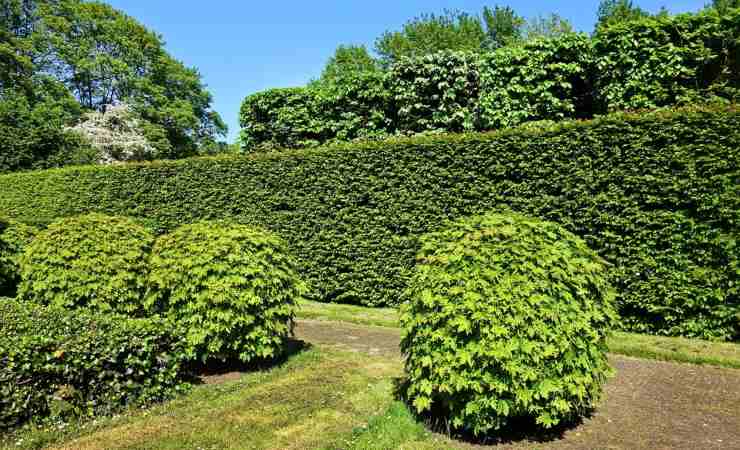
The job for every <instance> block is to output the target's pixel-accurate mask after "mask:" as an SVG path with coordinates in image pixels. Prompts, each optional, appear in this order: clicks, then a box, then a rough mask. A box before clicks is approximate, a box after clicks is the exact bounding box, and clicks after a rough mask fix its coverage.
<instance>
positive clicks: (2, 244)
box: [0, 218, 38, 297]
mask: <svg viewBox="0 0 740 450" xmlns="http://www.w3.org/2000/svg"><path fill="white" fill-rule="evenodd" d="M36 233H38V230H37V229H36V228H34V227H32V226H29V225H26V224H23V223H20V222H15V221H12V220H5V219H2V218H0V296H7V297H15V293H16V288H17V286H18V282H19V281H20V269H19V267H18V259H19V258H20V256H21V255H22V254H23V250H24V249H25V247H26V246H27V245H28V244H29V243H30V242H31V241H32V240H33V238H34V236H36Z"/></svg>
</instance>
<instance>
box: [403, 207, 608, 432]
mask: <svg viewBox="0 0 740 450" xmlns="http://www.w3.org/2000/svg"><path fill="white" fill-rule="evenodd" d="M421 245H422V247H421V251H420V253H419V255H418V265H417V268H416V270H415V272H414V274H413V276H412V279H411V281H410V285H409V288H408V290H407V292H406V298H407V302H406V303H404V305H402V311H401V323H402V325H403V328H404V336H403V341H402V344H401V347H402V350H403V352H404V354H405V355H406V357H407V358H406V377H407V380H406V384H405V395H406V397H407V400H408V401H410V402H411V404H412V405H413V406H414V407H415V408H416V410H417V412H419V413H421V414H432V415H435V416H440V417H443V418H445V419H448V420H449V424H450V425H451V427H452V428H453V429H455V430H457V431H460V432H464V433H471V434H473V435H478V436H480V435H484V434H487V433H489V432H491V431H493V430H497V429H500V428H502V427H505V426H507V425H509V424H511V420H512V419H517V420H531V419H534V420H535V421H536V423H537V424H538V425H539V426H541V427H543V428H549V427H552V426H555V425H558V424H560V423H563V422H566V421H568V420H570V419H573V418H575V417H576V416H577V415H579V414H582V413H583V412H585V411H587V410H588V409H590V408H591V407H592V406H593V405H594V403H595V401H596V400H598V398H599V396H600V393H601V387H602V385H603V383H604V382H605V380H606V378H607V376H608V375H609V373H610V368H609V366H608V362H607V358H606V337H607V335H608V330H609V329H610V328H611V327H612V326H613V324H614V323H615V321H616V313H615V311H614V307H613V305H612V303H613V298H614V293H613V292H612V289H611V288H610V286H609V284H608V282H607V281H606V280H607V278H606V268H605V264H604V263H603V262H602V261H601V260H600V259H599V257H598V256H597V255H596V254H595V253H594V252H593V251H591V250H590V249H589V248H588V247H587V246H586V245H585V243H584V242H583V241H582V240H580V239H579V238H577V237H576V236H575V235H573V234H571V233H569V232H567V231H566V230H564V229H563V228H561V227H560V226H559V225H556V224H554V223H549V222H542V221H539V220H536V219H529V218H525V217H523V216H519V215H499V214H490V215H485V216H478V217H472V218H467V219H463V220H460V221H458V222H455V223H454V224H452V225H451V226H450V228H449V229H447V230H445V231H440V232H435V233H430V234H427V235H425V236H423V237H422V238H421Z"/></svg>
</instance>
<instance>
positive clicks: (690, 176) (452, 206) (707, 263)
mask: <svg viewBox="0 0 740 450" xmlns="http://www.w3.org/2000/svg"><path fill="white" fill-rule="evenodd" d="M739 130H740V113H738V111H737V110H736V109H733V108H726V109H725V108H722V109H706V108H703V109H681V110H677V111H674V112H670V111H664V112H654V113H649V114H614V115H610V116H607V117H604V118H600V119H598V120H594V121H589V122H575V123H567V124H560V125H554V124H549V125H547V126H545V124H542V123H540V124H538V126H537V127H528V128H523V129H517V130H511V131H506V132H499V133H489V134H468V135H463V136H460V135H457V136H452V135H449V136H427V137H417V138H413V139H395V140H390V141H387V142H376V143H362V144H352V145H345V146H337V147H334V148H325V149H316V150H293V151H291V152H289V153H282V154H280V153H269V154H259V155H252V156H249V157H221V158H203V159H190V160H187V161H182V162H170V163H166V162H154V163H150V164H140V165H122V166H114V167H84V168H69V169H62V170H53V171H47V172H35V173H28V174H13V175H5V176H0V192H2V193H3V195H1V196H0V214H2V215H6V216H8V217H12V218H14V219H16V220H22V221H24V222H34V223H49V222H52V221H54V220H55V219H56V218H58V217H67V216H73V215H76V214H80V213H83V212H90V211H98V212H105V213H110V214H120V215H128V216H133V217H137V218H140V219H141V220H143V221H145V222H146V223H147V224H149V225H150V226H151V227H152V228H155V229H157V230H159V231H161V232H166V231H167V230H173V229H175V228H177V227H178V226H180V225H183V224H187V223H192V222H197V221H199V220H204V219H236V220H238V221H240V222H243V223H249V224H254V225H257V226H260V227H262V228H264V229H268V230H270V231H272V232H275V233H276V234H278V235H280V236H281V237H282V238H283V239H284V240H285V242H286V244H287V246H288V248H289V249H290V251H291V253H292V254H293V255H295V257H296V260H297V263H298V266H299V269H300V273H301V275H302V276H303V277H304V278H305V279H306V280H307V281H309V284H310V286H311V296H312V297H313V298H315V299H318V300H323V301H332V302H345V303H358V304H365V305H392V304H397V303H398V302H399V301H400V300H401V298H402V296H401V294H402V292H403V291H404V289H405V287H406V284H407V279H408V276H409V272H410V270H411V268H412V267H413V263H414V257H415V255H416V252H417V250H418V240H417V239H418V236H419V235H422V234H424V233H427V232H429V231H432V230H435V229H438V228H439V226H440V225H441V224H442V223H444V222H445V221H446V220H447V219H455V218H458V217H462V216H466V215H472V214H481V213H484V212H486V211H490V210H496V209H498V210H503V209H512V210H515V211H518V212H521V213H524V214H526V215H529V216H532V217H539V218H542V219H545V220H549V221H554V222H557V223H559V224H561V225H562V226H564V227H565V228H566V229H568V230H569V231H571V232H573V233H574V234H576V235H578V236H580V237H581V238H583V239H584V240H585V241H586V242H587V243H588V245H589V246H590V247H591V248H593V249H594V250H595V251H597V252H598V253H599V254H600V255H601V256H602V257H603V258H604V259H606V260H607V261H609V263H610V264H611V265H610V266H609V269H608V270H609V277H610V280H611V282H612V284H613V285H614V286H615V287H616V288H617V290H618V300H617V303H618V305H619V310H620V313H621V316H622V318H623V324H624V326H625V327H626V328H628V329H632V330H637V331H640V332H646V333H659V334H666V335H685V336H694V337H703V338H710V339H722V340H733V339H738V337H740V325H739V323H738V320H737V316H736V315H737V314H738V311H740V297H739V294H740V291H739V289H740V274H739V273H738V268H739V267H740V265H739V263H740V259H739V258H740V252H738V251H737V242H738V240H740V229H739V228H738V227H739V225H738V224H740V187H739V186H740V155H739V154H738V151H739V150H738V149H740V132H739Z"/></svg>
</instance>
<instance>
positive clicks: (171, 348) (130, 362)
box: [0, 298, 189, 430]
mask: <svg viewBox="0 0 740 450" xmlns="http://www.w3.org/2000/svg"><path fill="white" fill-rule="evenodd" d="M174 326H175V325H173V324H172V323H171V322H167V321H165V320H161V319H151V320H149V319H130V318H128V317H125V316H118V315H107V314H100V313H99V312H92V311H84V310H78V311H67V310H64V309H58V308H47V307H44V306H39V305H34V304H32V303H28V302H19V301H15V300H11V299H7V298H0V430H2V429H4V428H13V427H15V426H17V425H20V424H23V423H25V422H27V421H29V420H34V421H37V422H38V421H43V420H44V419H45V418H47V417H50V418H52V419H69V418H72V417H96V416H98V415H101V414H107V413H110V412H113V411H117V410H120V409H122V408H125V407H128V406H132V405H141V404H147V403H151V402H155V401H159V400H164V399H167V398H170V397H172V396H174V395H175V394H177V393H179V392H183V391H185V390H187V389H188V388H189V385H188V383H186V382H184V381H183V376H184V375H185V374H186V370H185V364H186V352H185V348H184V347H185V346H184V343H183V342H182V341H181V339H180V337H179V335H180V332H179V331H177V330H176V329H174V330H175V331H173V327H174Z"/></svg>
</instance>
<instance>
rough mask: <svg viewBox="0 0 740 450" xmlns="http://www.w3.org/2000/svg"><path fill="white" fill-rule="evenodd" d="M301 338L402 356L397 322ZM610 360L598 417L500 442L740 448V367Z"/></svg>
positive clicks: (309, 324) (302, 326)
mask: <svg viewBox="0 0 740 450" xmlns="http://www.w3.org/2000/svg"><path fill="white" fill-rule="evenodd" d="M296 337H297V338H298V339H301V340H304V341H306V342H309V343H311V344H313V345H318V346H331V347H334V348H340V349H344V350H350V351H357V352H363V353H368V354H374V355H387V356H389V357H397V358H400V354H399V350H398V343H399V340H400V333H399V331H398V330H396V329H392V328H382V327H368V326H360V325H353V324H347V323H340V322H327V321H314V320H300V321H298V324H297V327H296ZM610 360H611V363H612V365H613V367H614V368H615V369H616V372H617V374H616V376H615V377H614V378H613V379H612V380H611V381H610V382H609V383H608V384H607V386H606V399H605V401H603V402H602V404H601V406H600V407H599V408H598V409H597V410H596V411H595V413H594V414H593V415H592V416H591V417H590V418H587V419H585V420H584V421H583V422H582V423H581V424H579V425H576V426H573V427H571V428H569V429H566V430H559V431H558V432H557V433H554V434H552V435H549V436H526V433H524V435H517V436H513V437H511V438H508V439H507V440H506V441H505V442H503V443H500V444H499V445H498V446H497V448H533V447H535V448H554V449H584V450H585V449H589V450H590V449H651V450H652V449H687V450H689V449H690V450H703V449H738V450H740V370H737V369H724V368H714V367H707V366H695V365H691V364H676V363H667V362H660V361H651V360H645V359H637V358H629V357H624V356H615V355H612V356H611V357H610ZM460 447H463V448H491V446H490V445H487V446H484V445H473V444H463V443H460Z"/></svg>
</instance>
